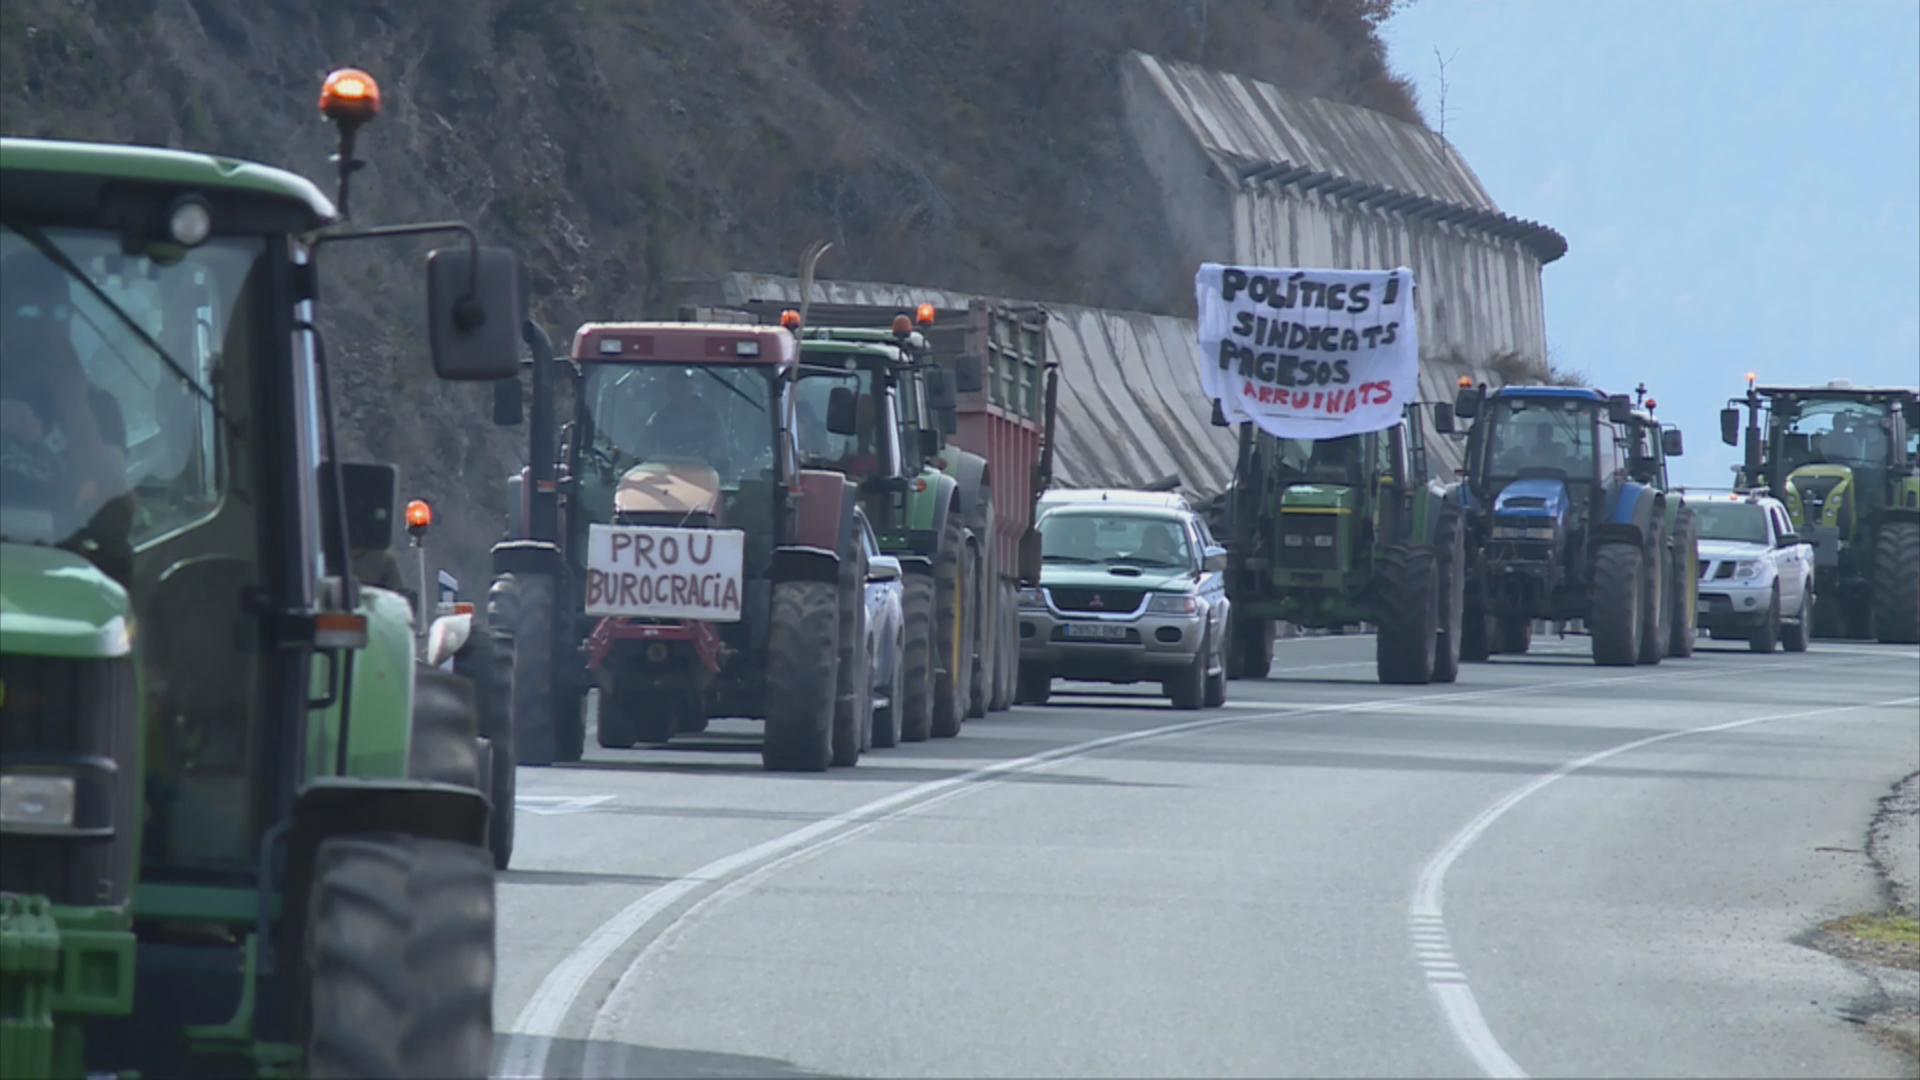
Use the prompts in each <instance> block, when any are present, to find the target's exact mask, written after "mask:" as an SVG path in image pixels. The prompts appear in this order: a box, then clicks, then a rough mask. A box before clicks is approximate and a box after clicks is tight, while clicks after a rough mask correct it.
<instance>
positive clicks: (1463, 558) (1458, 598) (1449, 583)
mask: <svg viewBox="0 0 1920 1080" xmlns="http://www.w3.org/2000/svg"><path fill="white" fill-rule="evenodd" d="M1461 529H1462V522H1461V520H1460V511H1459V510H1458V509H1457V508H1456V507H1455V506H1454V504H1452V503H1448V504H1446V506H1445V507H1444V508H1443V509H1442V510H1441V512H1440V522H1439V534H1438V536H1437V537H1436V539H1437V541H1438V547H1439V552H1438V560H1437V561H1438V562H1439V566H1440V581H1439V589H1440V613H1439V622H1440V626H1439V630H1438V637H1437V638H1436V639H1435V641H1434V647H1433V681H1434V682H1437V683H1450V682H1453V681H1454V680H1455V679H1457V678H1459V677H1460V649H1461V645H1462V641H1461V637H1462V632H1463V631H1464V630H1465V629H1466V603H1467V550H1466V544H1465V542H1464V541H1465V539H1466V538H1465V537H1464V536H1462V535H1461Z"/></svg>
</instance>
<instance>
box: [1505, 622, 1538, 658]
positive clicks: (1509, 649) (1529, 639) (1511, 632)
mask: <svg viewBox="0 0 1920 1080" xmlns="http://www.w3.org/2000/svg"><path fill="white" fill-rule="evenodd" d="M1497 625H1498V626H1499V629H1500V633H1499V637H1498V641H1499V649H1498V651H1499V652H1503V653H1507V654H1510V655H1513V656H1525V655H1526V654H1527V650H1528V649H1531V648H1533V620H1532V619H1531V618H1529V617H1528V616H1525V615H1502V616H1500V618H1499V620H1498V622H1497Z"/></svg>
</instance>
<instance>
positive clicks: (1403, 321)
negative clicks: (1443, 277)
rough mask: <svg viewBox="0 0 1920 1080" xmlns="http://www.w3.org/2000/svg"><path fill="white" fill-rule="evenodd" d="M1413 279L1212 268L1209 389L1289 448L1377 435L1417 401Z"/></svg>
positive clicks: (1206, 286) (1205, 275)
mask: <svg viewBox="0 0 1920 1080" xmlns="http://www.w3.org/2000/svg"><path fill="white" fill-rule="evenodd" d="M1413 287H1414V282H1413V271H1411V270H1408V269H1407V268H1406V267H1401V268H1399V269H1396V270H1291V269H1274V268H1269V267H1257V266H1225V265H1222V264H1220V263H1203V264H1202V265H1201V267H1200V272H1199V273H1197V274H1195V275H1194V278H1193V289H1194V296H1195V299H1196V300H1198V301H1199V308H1200V384H1201V387H1202V388H1203V389H1204V390H1205V391H1206V394H1207V396H1208V397H1210V398H1212V399H1214V400H1215V401H1218V402H1219V403H1220V410H1221V412H1222V413H1223V414H1224V415H1225V416H1226V418H1227V420H1228V422H1229V423H1235V424H1239V423H1245V422H1247V421H1252V422H1253V423H1255V424H1257V425H1259V426H1260V428H1261V430H1263V431H1266V432H1268V433H1269V434H1271V435H1273V436H1275V437H1277V438H1282V439H1332V438H1337V437H1339V436H1342V435H1357V434H1360V433H1362V432H1368V431H1379V430H1381V429H1383V428H1387V427H1391V426H1392V425H1393V424H1394V423H1395V422H1396V421H1398V420H1399V419H1400V414H1401V410H1402V409H1403V408H1405V406H1406V405H1407V403H1408V402H1410V401H1413V400H1415V399H1417V398H1418V397H1419V393H1420V349H1419V344H1418V342H1417V340H1416V338H1415V335H1414V307H1413Z"/></svg>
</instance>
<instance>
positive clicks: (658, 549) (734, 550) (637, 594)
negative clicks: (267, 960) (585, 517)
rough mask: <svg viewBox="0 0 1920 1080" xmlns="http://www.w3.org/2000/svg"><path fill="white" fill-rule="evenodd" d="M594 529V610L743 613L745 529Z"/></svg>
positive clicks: (589, 609)
mask: <svg viewBox="0 0 1920 1080" xmlns="http://www.w3.org/2000/svg"><path fill="white" fill-rule="evenodd" d="M588 533H589V535H588V537H587V605H586V613H587V614H589V615H620V616H627V617H633V618H648V619H698V620H700V621H702V622H739V621H740V597H741V594H742V592H743V591H744V587H745V583H744V582H743V581H742V580H741V575H742V565H743V559H744V556H743V551H744V544H745V535H746V534H744V533H742V532H741V531H740V530H738V529H673V528H665V527H661V526H654V525H593V526H590V527H589V529H588Z"/></svg>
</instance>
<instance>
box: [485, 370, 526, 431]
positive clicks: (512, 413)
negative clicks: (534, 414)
mask: <svg viewBox="0 0 1920 1080" xmlns="http://www.w3.org/2000/svg"><path fill="white" fill-rule="evenodd" d="M526 416H527V407H526V400H525V397H524V392H523V391H522V389H521V387H520V377H519V376H518V375H515V376H514V377H513V378H511V379H501V380H500V381H499V382H497V383H494V384H493V422H494V423H495V424H496V425H498V426H500V427H514V426H517V425H518V424H519V423H520V422H521V421H522V420H525V419H526Z"/></svg>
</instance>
